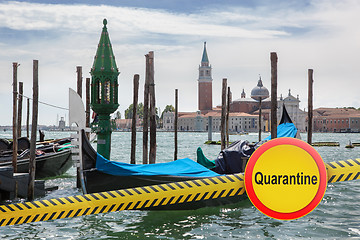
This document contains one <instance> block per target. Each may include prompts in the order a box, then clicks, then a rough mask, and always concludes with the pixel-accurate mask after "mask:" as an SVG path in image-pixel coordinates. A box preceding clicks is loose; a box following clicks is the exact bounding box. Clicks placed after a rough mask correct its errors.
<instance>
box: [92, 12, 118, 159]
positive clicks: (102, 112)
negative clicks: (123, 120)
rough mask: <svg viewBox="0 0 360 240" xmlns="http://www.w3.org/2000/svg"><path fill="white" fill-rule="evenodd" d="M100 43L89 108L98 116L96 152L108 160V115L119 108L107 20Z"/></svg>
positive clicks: (115, 72) (115, 68) (95, 62)
mask: <svg viewBox="0 0 360 240" xmlns="http://www.w3.org/2000/svg"><path fill="white" fill-rule="evenodd" d="M103 23H104V27H103V29H102V33H101V37H100V41H99V44H98V48H97V51H96V55H95V59H94V63H93V66H92V68H91V71H90V74H91V104H90V106H91V108H92V110H93V111H94V112H95V113H96V114H97V116H98V120H99V121H98V123H97V126H96V127H95V128H94V129H95V132H96V134H97V152H98V153H99V154H101V155H102V156H103V157H105V158H107V159H110V147H111V132H112V127H111V123H110V114H112V113H113V112H115V111H116V109H117V108H118V107H119V103H118V86H119V84H118V75H119V74H120V72H119V69H118V68H117V66H116V62H115V56H114V53H113V50H112V47H111V43H110V38H109V33H108V32H107V28H106V24H107V20H106V19H104V21H103Z"/></svg>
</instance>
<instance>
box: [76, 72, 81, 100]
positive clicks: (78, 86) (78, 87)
mask: <svg viewBox="0 0 360 240" xmlns="http://www.w3.org/2000/svg"><path fill="white" fill-rule="evenodd" d="M76 73H77V93H78V94H79V95H80V97H81V98H82V67H81V66H77V67H76Z"/></svg>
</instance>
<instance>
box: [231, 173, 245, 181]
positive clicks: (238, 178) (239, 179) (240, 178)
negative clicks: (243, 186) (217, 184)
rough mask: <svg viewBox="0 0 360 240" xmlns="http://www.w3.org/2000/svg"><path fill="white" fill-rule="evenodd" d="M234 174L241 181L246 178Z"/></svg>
mask: <svg viewBox="0 0 360 240" xmlns="http://www.w3.org/2000/svg"><path fill="white" fill-rule="evenodd" d="M233 176H234V177H236V178H237V179H239V180H240V181H243V180H244V179H242V178H241V177H240V175H239V174H234V175H233Z"/></svg>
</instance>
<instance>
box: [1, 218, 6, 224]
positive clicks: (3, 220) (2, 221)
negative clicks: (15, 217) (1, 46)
mask: <svg viewBox="0 0 360 240" xmlns="http://www.w3.org/2000/svg"><path fill="white" fill-rule="evenodd" d="M4 222H5V218H3V219H2V220H1V221H0V226H2V224H3V223H4Z"/></svg>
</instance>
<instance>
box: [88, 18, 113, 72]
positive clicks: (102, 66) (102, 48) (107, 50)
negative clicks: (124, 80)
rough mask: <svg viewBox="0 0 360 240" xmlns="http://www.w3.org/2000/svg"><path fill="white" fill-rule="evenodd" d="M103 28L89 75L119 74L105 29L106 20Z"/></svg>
mask: <svg viewBox="0 0 360 240" xmlns="http://www.w3.org/2000/svg"><path fill="white" fill-rule="evenodd" d="M103 24H104V27H103V29H102V33H101V37H100V41H99V44H98V49H97V51H96V55H95V59H94V63H93V66H92V68H91V73H95V72H101V73H116V74H119V70H118V68H117V66H116V62H115V56H114V53H113V50H112V47H111V43H110V38H109V33H108V31H107V28H106V24H107V20H106V19H104V21H103Z"/></svg>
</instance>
